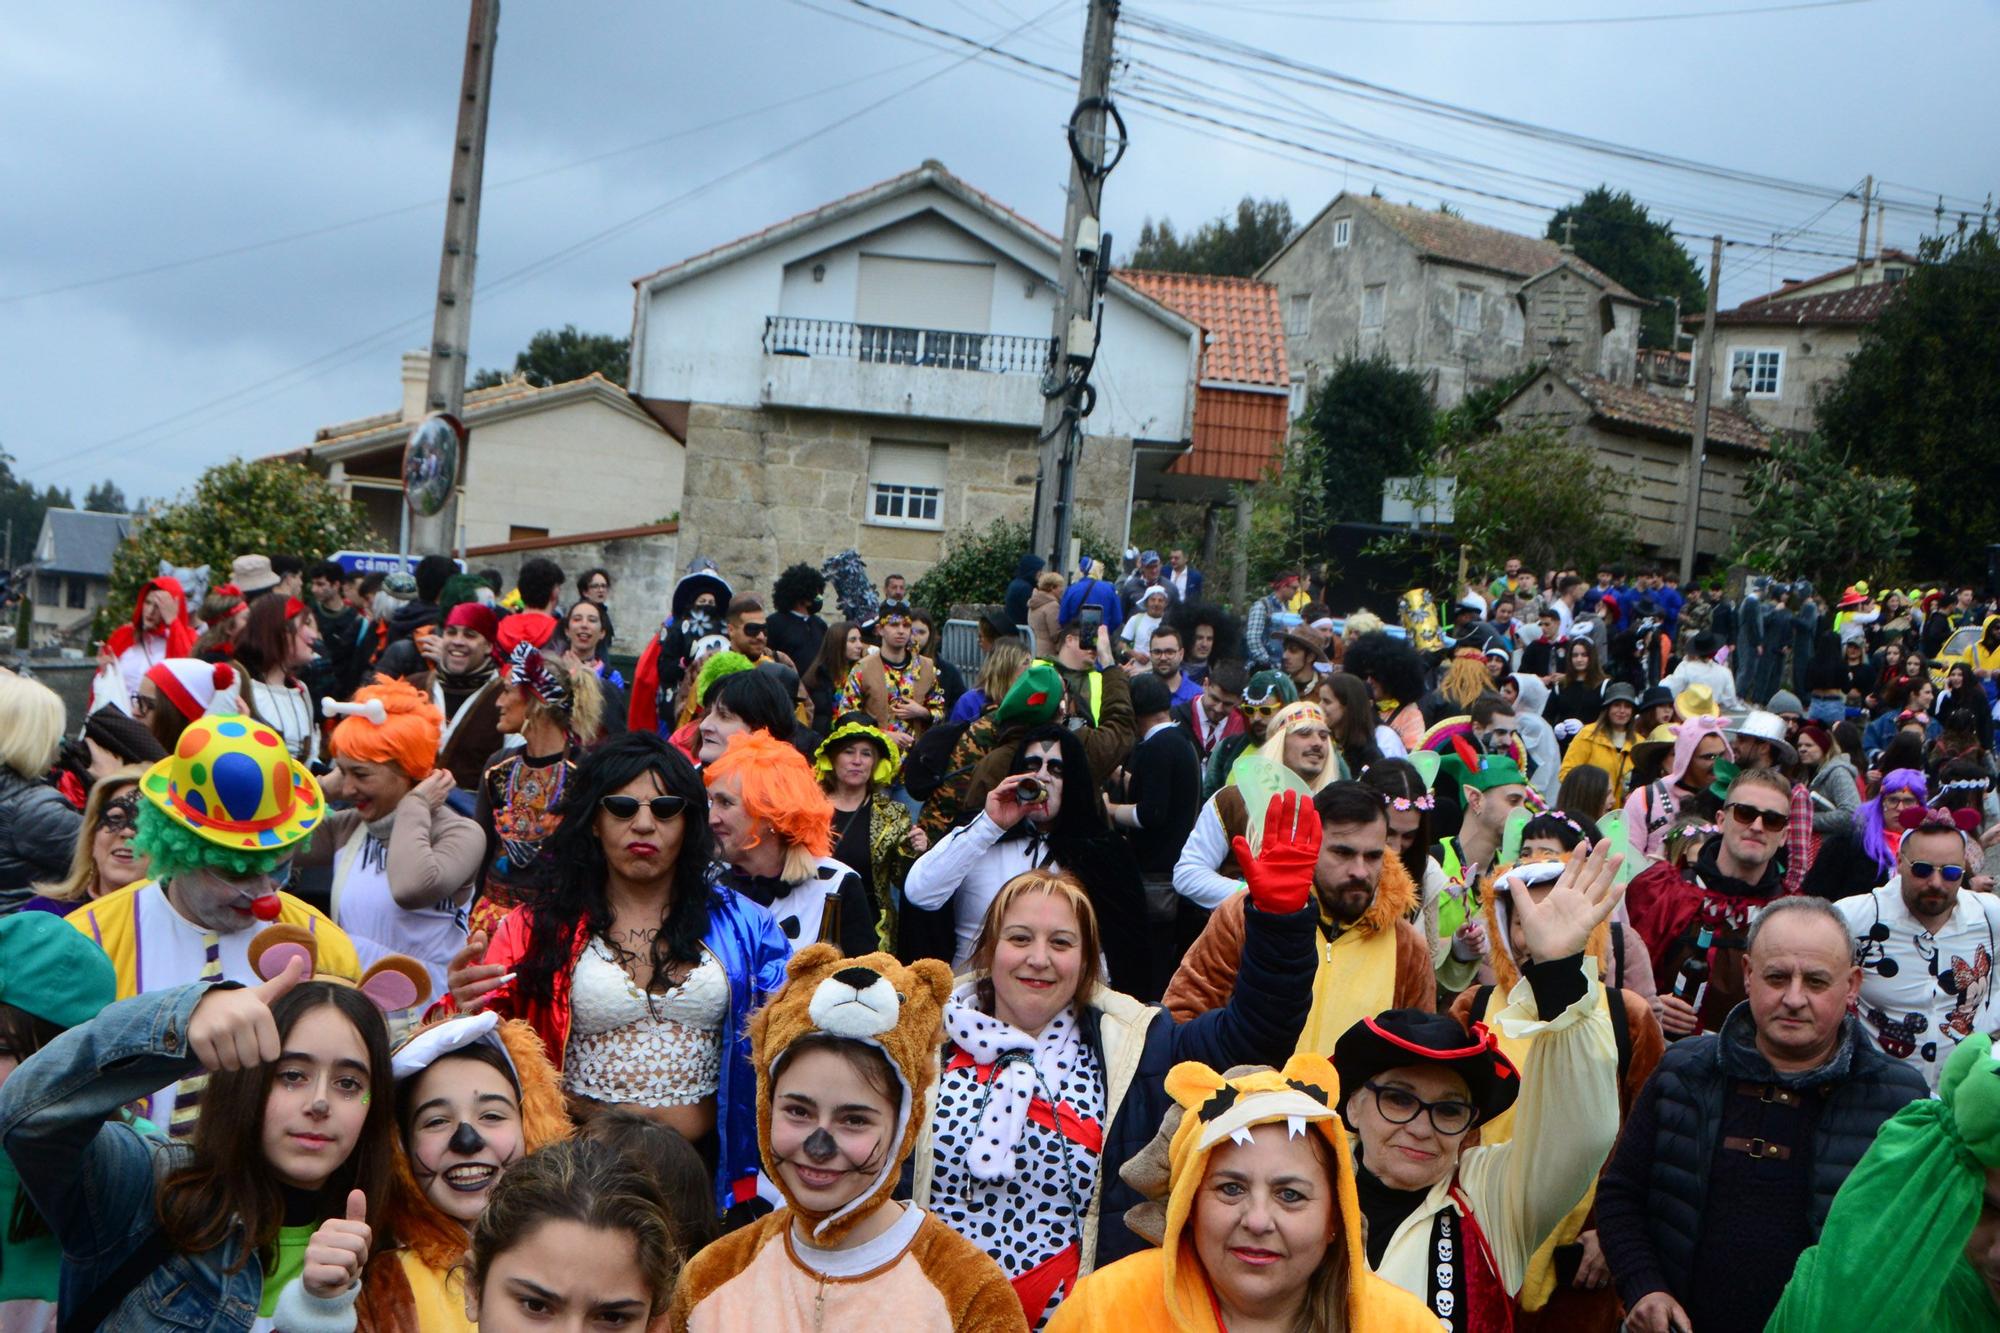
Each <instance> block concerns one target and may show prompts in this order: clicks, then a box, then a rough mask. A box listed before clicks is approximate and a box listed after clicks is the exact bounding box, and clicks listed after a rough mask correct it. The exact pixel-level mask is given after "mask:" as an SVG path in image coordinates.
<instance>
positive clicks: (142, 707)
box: [132, 694, 159, 717]
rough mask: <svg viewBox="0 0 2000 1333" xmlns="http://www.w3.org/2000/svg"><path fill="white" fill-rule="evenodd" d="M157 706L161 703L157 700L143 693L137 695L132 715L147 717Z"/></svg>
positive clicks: (133, 701) (133, 703)
mask: <svg viewBox="0 0 2000 1333" xmlns="http://www.w3.org/2000/svg"><path fill="white" fill-rule="evenodd" d="M157 707H159V704H158V703H157V702H156V701H154V700H152V699H148V698H147V697H146V696H145V695H143V694H141V695H137V696H135V697H134V698H133V700H132V716H133V717H146V716H148V715H150V714H151V713H152V711H153V710H154V709H155V708H157Z"/></svg>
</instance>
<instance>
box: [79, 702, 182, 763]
mask: <svg viewBox="0 0 2000 1333" xmlns="http://www.w3.org/2000/svg"><path fill="white" fill-rule="evenodd" d="M83 734H84V738H85V739H87V740H91V741H95V742H96V743H97V744H98V745H99V746H100V747H101V748H103V749H105V750H109V751H110V752H111V753H112V754H115V755H117V756H118V757H119V758H120V759H123V760H124V761H125V762H126V763H128V764H156V763H158V762H159V761H160V760H162V759H165V758H166V757H167V752H166V749H165V748H164V747H163V746H161V744H160V742H159V741H158V740H156V739H155V738H154V736H153V733H152V732H150V731H148V730H147V729H146V724H145V723H143V722H140V721H139V720H138V719H136V718H134V717H131V716H130V715H128V714H127V713H126V712H125V711H124V710H123V709H121V708H119V707H117V706H116V705H114V704H106V705H105V706H104V707H102V708H100V709H98V710H97V711H96V712H94V713H92V714H91V715H90V716H89V717H86V718H85V719H84V720H83Z"/></svg>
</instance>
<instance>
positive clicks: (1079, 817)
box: [1007, 722, 1109, 865]
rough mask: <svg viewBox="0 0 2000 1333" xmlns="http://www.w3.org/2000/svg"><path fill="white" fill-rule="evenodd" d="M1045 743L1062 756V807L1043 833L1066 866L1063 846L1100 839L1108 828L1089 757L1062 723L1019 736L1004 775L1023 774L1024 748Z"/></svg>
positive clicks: (1023, 824) (1025, 751)
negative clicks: (1012, 759) (1052, 746)
mask: <svg viewBox="0 0 2000 1333" xmlns="http://www.w3.org/2000/svg"><path fill="white" fill-rule="evenodd" d="M1049 741H1054V742H1055V743H1056V747H1057V752H1058V753H1059V754H1060V755H1061V757H1062V766H1063V789H1062V808H1061V809H1059V810H1057V811H1056V817H1055V822H1054V823H1052V824H1051V825H1050V826H1049V827H1048V829H1047V833H1048V839H1049V845H1050V847H1052V848H1053V849H1054V850H1055V854H1056V859H1057V860H1058V861H1060V862H1061V863H1062V864H1064V865H1068V864H1069V861H1068V859H1067V858H1066V857H1065V856H1064V854H1063V849H1064V847H1065V846H1066V845H1067V844H1069V843H1071V842H1073V841H1075V840H1077V839H1081V838H1095V837H1101V836H1103V835H1104V834H1105V833H1106V832H1107V831H1108V829H1109V826H1108V825H1106V824H1105V822H1104V804H1103V802H1102V801H1100V800H1099V799H1098V785H1097V777H1096V775H1095V774H1094V773H1092V772H1091V769H1090V756H1089V755H1087V754H1085V753H1084V751H1083V742H1082V741H1080V740H1078V739H1077V738H1076V733H1075V732H1073V731H1071V730H1070V729H1069V728H1068V727H1066V726H1064V725H1063V724H1062V723H1060V722H1049V723H1046V724H1044V725H1042V726H1039V727H1036V728H1034V729H1033V730H1032V731H1030V732H1028V733H1027V734H1026V735H1025V736H1023V737H1021V743H1020V745H1018V746H1017V747H1015V750H1014V763H1013V765H1012V766H1011V767H1010V768H1009V769H1008V770H1007V771H1008V773H1009V774H1010V775H1011V774H1014V773H1025V772H1026V771H1027V767H1026V765H1027V756H1028V747H1029V746H1030V745H1042V744H1045V743H1047V742H1049ZM1025 823H1026V821H1023V823H1021V824H1017V825H1015V827H1016V828H1022V827H1025Z"/></svg>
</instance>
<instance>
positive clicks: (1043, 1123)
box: [930, 984, 1105, 1328]
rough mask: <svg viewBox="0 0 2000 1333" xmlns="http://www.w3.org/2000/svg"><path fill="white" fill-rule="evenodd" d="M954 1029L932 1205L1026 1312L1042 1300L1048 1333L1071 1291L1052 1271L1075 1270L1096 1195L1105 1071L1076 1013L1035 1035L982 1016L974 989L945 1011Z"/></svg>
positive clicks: (941, 1095) (948, 1028)
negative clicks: (989, 1261) (1001, 1276)
mask: <svg viewBox="0 0 2000 1333" xmlns="http://www.w3.org/2000/svg"><path fill="white" fill-rule="evenodd" d="M945 1032H946V1035H947V1036H948V1037H949V1038H950V1039H951V1044H950V1045H949V1047H948V1048H947V1050H946V1055H945V1069H944V1075H943V1077H942V1078H941V1079H940V1080H939V1082H938V1097H937V1111H936V1115H935V1118H934V1120H933V1130H932V1152H933V1157H934V1164H933V1176H932V1182H931V1196H930V1208H931V1211H932V1212H934V1213H936V1214H937V1216H938V1218H939V1220H941V1221H942V1222H944V1223H945V1225H947V1226H949V1227H950V1228H951V1229H952V1230H954V1231H956V1232H958V1233H959V1234H960V1235H962V1236H964V1237H966V1238H967V1239H969V1240H970V1241H972V1242H973V1244H975V1245H977V1246H979V1248H980V1249H982V1250H984V1251H985V1252H986V1253H987V1254H989V1255H991V1256H992V1257H993V1260H994V1261H995V1262H996V1263H998V1264H999V1265H1000V1268H1001V1270H1002V1271H1003V1272H1005V1273H1006V1274H1007V1277H1008V1279H1009V1280H1010V1281H1012V1282H1013V1283H1014V1285H1015V1290H1016V1291H1017V1292H1019V1293H1021V1294H1022V1295H1023V1298H1024V1301H1023V1303H1024V1305H1025V1304H1027V1302H1028V1301H1030V1300H1033V1299H1034V1298H1035V1297H1037V1296H1043V1297H1044V1299H1043V1301H1042V1303H1041V1304H1040V1305H1039V1306H1038V1307H1037V1308H1038V1309H1039V1317H1037V1318H1035V1319H1034V1321H1033V1322H1034V1325H1035V1327H1037V1328H1040V1327H1041V1326H1042V1325H1043V1324H1044V1323H1046V1322H1047V1320H1048V1319H1049V1317H1050V1316H1051V1315H1053V1314H1054V1312H1055V1308H1056V1305H1057V1304H1058V1303H1059V1301H1060V1299H1061V1298H1062V1297H1063V1296H1065V1295H1067V1294H1068V1289H1069V1287H1070V1286H1072V1285H1073V1284H1074V1277H1073V1276H1072V1277H1066V1278H1061V1279H1057V1278H1055V1276H1054V1275H1055V1274H1056V1273H1057V1272H1058V1271H1060V1270H1061V1269H1062V1268H1063V1267H1064V1265H1065V1262H1067V1263H1068V1265H1069V1269H1068V1271H1069V1272H1070V1273H1072V1274H1073V1273H1074V1271H1075V1270H1074V1255H1075V1254H1076V1253H1077V1252H1078V1250H1079V1247H1080V1243H1081V1241H1082V1239H1083V1218H1084V1214H1085V1212H1087V1211H1088V1209H1089V1207H1090V1200H1091V1198H1092V1197H1093V1196H1094V1194H1095V1193H1096V1189H1097V1173H1098V1167H1099V1154H1100V1152H1101V1150H1102V1147H1103V1126H1104V1114H1105V1108H1104V1076H1103V1071H1102V1069H1101V1068H1100V1066H1099V1064H1098V1061H1097V1057H1096V1055H1095V1053H1094V1052H1093V1051H1092V1050H1091V1048H1090V1045H1089V1044H1088V1043H1087V1042H1085V1041H1083V1040H1081V1039H1080V1037H1079V1034H1078V1032H1077V1022H1076V1015H1075V1013H1074V1012H1073V1011H1071V1012H1065V1013H1063V1014H1061V1015H1059V1016H1058V1017H1057V1018H1056V1019H1055V1020H1054V1021H1053V1022H1051V1023H1050V1024H1049V1026H1048V1027H1047V1028H1046V1029H1045V1030H1044V1031H1043V1032H1042V1034H1041V1036H1040V1037H1039V1038H1036V1037H1030V1036H1028V1035H1027V1034H1026V1033H1024V1032H1021V1031H1019V1030H1018V1029H1016V1028H1014V1027H1011V1026H1009V1025H1008V1024H1006V1023H1003V1022H1001V1021H1000V1020H999V1019H997V1018H993V1017H991V1016H989V1015H987V1014H983V1013H981V1012H979V1010H978V1009H977V1008H975V1007H974V1004H973V997H972V992H971V987H970V984H968V985H966V986H964V987H961V989H960V991H959V993H958V995H956V996H954V998H953V999H952V1001H951V1002H950V1003H949V1004H947V1005H946V1007H945ZM1050 1281H1057V1282H1058V1285H1057V1286H1055V1287H1054V1289H1053V1290H1049V1291H1046V1293H1045V1292H1044V1288H1046V1287H1047V1286H1048V1284H1049V1282H1050Z"/></svg>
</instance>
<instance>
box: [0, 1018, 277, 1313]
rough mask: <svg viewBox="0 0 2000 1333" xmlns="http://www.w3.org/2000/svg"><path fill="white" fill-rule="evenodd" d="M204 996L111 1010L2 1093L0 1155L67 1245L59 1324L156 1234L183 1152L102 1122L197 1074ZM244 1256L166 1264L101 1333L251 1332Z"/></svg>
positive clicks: (227, 1248) (218, 1253)
mask: <svg viewBox="0 0 2000 1333" xmlns="http://www.w3.org/2000/svg"><path fill="white" fill-rule="evenodd" d="M208 989H209V988H208V987H206V986H199V985H196V986H179V987H176V988H174V989H172V990H163V991H153V992H150V993H148V994H145V995H138V996H134V997H133V998H131V999H129V1000H121V1001H119V1002H118V1003H116V1004H113V1005H110V1006H109V1007H107V1008H106V1009H105V1010H104V1011H103V1012H102V1013H100V1014H99V1015H98V1016H97V1017H96V1018H93V1019H92V1020H90V1021H89V1022H88V1023H84V1024H81V1025H79V1026H77V1027H74V1028H71V1029H70V1030H69V1031H68V1032H65V1033H63V1034H62V1035H61V1036H60V1037H57V1038H56V1039H55V1040H54V1041H52V1042H50V1043H49V1044H48V1046H46V1047H44V1048H43V1049H42V1050H41V1051H39V1052H37V1053H36V1054H35V1055H34V1056H33V1057H32V1058H30V1059H29V1060H27V1061H26V1062H25V1063H23V1064H22V1065H21V1067H20V1068H19V1069H17V1070H15V1071H14V1073H13V1074H12V1075H11V1076H10V1077H9V1078H8V1079H7V1082H6V1084H5V1085H4V1086H0V1147H4V1148H5V1150H6V1152H7V1155H8V1156H9V1157H11V1158H13V1160H14V1167H15V1169H16V1170H17V1171H19V1172H20V1175H21V1183H22V1185H23V1187H25V1188H26V1190H27V1191H28V1195H29V1197H30V1198H31V1199H33V1200H34V1203H35V1207H36V1208H37V1209H39V1210H40V1212H41V1214H42V1216H43V1217H44V1218H45V1219H47V1221H48V1224H49V1229H50V1231H52V1232H53V1233H54V1234H55V1237H56V1239H57V1241H59V1242H60V1243H61V1245H62V1252H63V1275H62V1296H61V1311H62V1314H63V1316H64V1317H67V1316H68V1315H69V1314H70V1313H71V1311H73V1310H74V1309H75V1308H76V1306H77V1305H78V1304H79V1303H80V1302H81V1301H82V1300H83V1299H84V1298H85V1297H87V1296H89V1295H90V1294H91V1293H92V1292H94V1291H96V1290H97V1289H98V1287H100V1286H102V1285H103V1284H104V1283H105V1282H106V1281H108V1280H109V1279H110V1277H111V1276H112V1274H113V1273H115V1272H116V1271H117V1269H118V1266H119V1264H120V1263H122V1262H124V1260H125V1259H126V1257H127V1256H129V1255H130V1254H131V1253H132V1252H133V1251H134V1250H136V1249H138V1248H139V1246H140V1245H141V1244H142V1243H144V1242H145V1240H146V1238H147V1237H148V1236H149V1235H151V1234H152V1232H153V1231H154V1230H155V1228H156V1227H157V1225H158V1223H157V1220H156V1219H157V1211H156V1208H155V1206H154V1204H155V1186H156V1185H157V1183H158V1182H159V1181H160V1180H162V1179H164V1178H165V1177H166V1176H167V1175H168V1174H169V1173H171V1172H172V1171H173V1170H174V1169H175V1168H176V1167H178V1166H179V1165H180V1164H181V1163H182V1162H184V1161H185V1160H186V1155H187V1150H186V1149H185V1148H184V1147H181V1146H179V1145H176V1144H172V1143H169V1142H168V1141H167V1140H166V1139H165V1138H164V1137H158V1138H155V1137H149V1136H146V1135H143V1134H141V1133H140V1132H139V1131H138V1130H136V1129H134V1128H133V1127H132V1126H131V1125H129V1124H126V1123H123V1122H122V1121H112V1120H107V1117H109V1116H110V1115H111V1114H112V1113H113V1112H115V1111H116V1110H117V1109H118V1108H119V1107H121V1106H123V1105H124V1104H125V1103H127V1102H130V1101H135V1100H137V1099H139V1098H141V1097H144V1096H146V1095H147V1094H148V1093H152V1092H155V1091H158V1090H159V1089H160V1088H163V1087H165V1086H167V1085H168V1084H170V1083H173V1082H174V1081H175V1080H177V1079H180V1078H183V1077H186V1076H187V1075H189V1074H194V1073H198V1072H199V1071H200V1069H201V1064H200V1061H198V1060H196V1059H195V1058H194V1056H193V1055H192V1054H191V1053H190V1052H189V1050H188V1020H189V1018H190V1017H191V1016H192V1015H193V1013H194V1007H195V1005H196V1004H198V1003H199V1002H200V1001H201V998H202V996H203V995H205V994H207V992H208ZM242 1246H243V1238H242V1236H241V1235H240V1234H235V1235H232V1236H231V1237H230V1238H229V1239H228V1240H226V1241H225V1242H224V1243H223V1244H222V1245H220V1246H217V1247H216V1248H214V1249H212V1250H207V1251H204V1252H202V1253H199V1254H170V1255H169V1256H168V1257H167V1258H166V1260H165V1261H164V1262H163V1263H161V1264H160V1266H159V1267H158V1268H156V1269H154V1270H153V1271H152V1272H151V1273H150V1274H148V1275H146V1276H145V1277H143V1278H141V1279H140V1281H139V1283H138V1285H137V1286H135V1287H134V1288H133V1289H132V1291H131V1292H130V1293H129V1294H128V1295H127V1296H126V1297H125V1300H124V1302H123V1303H122V1304H120V1305H119V1306H118V1308H117V1309H116V1310H114V1311H113V1312H112V1314H111V1315H110V1317H109V1318H107V1319H106V1320H105V1321H104V1322H103V1324H101V1325H100V1326H99V1327H100V1328H102V1329H104V1330H106V1331H107V1333H127V1331H128V1330H131V1331H132V1333H138V1331H139V1330H155V1331H156V1330H160V1329H206V1330H212V1331H214V1333H244V1331H245V1330H248V1329H249V1328H250V1327H251V1325H252V1324H253V1323H254V1322H255V1321H256V1318H257V1305H258V1302H259V1300H260V1299H261V1298H262V1295H263V1288H264V1276H263V1270H262V1268H261V1267H260V1266H259V1264H258V1261H257V1258H256V1256H255V1255H251V1256H249V1257H248V1258H247V1260H246V1259H245V1258H244V1256H243V1254H242ZM239 1262H240V1263H241V1267H239V1268H237V1269H236V1271H235V1272H233V1273H232V1272H230V1271H229V1270H230V1269H231V1268H232V1267H235V1266H236V1265H237V1264H238V1263H239Z"/></svg>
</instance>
